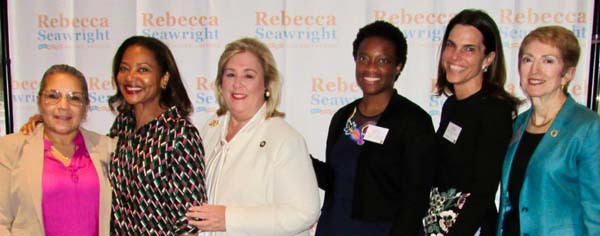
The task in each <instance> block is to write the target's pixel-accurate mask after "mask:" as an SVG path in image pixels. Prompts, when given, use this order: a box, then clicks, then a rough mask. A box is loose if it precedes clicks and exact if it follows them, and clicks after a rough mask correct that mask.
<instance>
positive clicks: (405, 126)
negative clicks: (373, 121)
mask: <svg viewBox="0 0 600 236" xmlns="http://www.w3.org/2000/svg"><path fill="white" fill-rule="evenodd" d="M360 100H361V99H358V100H356V101H354V102H352V103H350V104H348V105H346V106H344V107H342V108H341V109H340V110H338V111H337V112H336V113H335V114H334V115H333V118H332V119H331V124H330V126H329V134H328V135H327V148H326V161H327V162H321V161H319V160H317V159H314V158H313V166H314V168H315V172H316V174H317V181H318V182H319V187H320V188H321V189H323V190H325V202H324V204H323V209H327V207H328V206H329V205H330V204H332V203H331V201H333V199H334V198H333V196H332V195H333V192H331V191H329V190H331V189H333V188H332V185H333V182H334V181H333V178H335V176H333V171H332V170H331V167H330V166H329V165H328V163H329V160H330V159H331V150H332V148H333V146H334V145H335V144H336V142H337V139H338V137H339V134H340V132H342V129H343V128H344V126H345V124H346V120H347V119H348V117H349V116H350V114H351V113H352V111H353V109H354V107H356V106H357V104H358V103H359V102H360ZM377 126H380V127H385V128H388V129H389V131H388V134H387V137H386V139H385V141H384V143H383V144H382V145H381V144H376V143H372V142H366V143H365V144H364V146H363V148H362V150H361V153H360V156H359V158H358V163H357V169H356V178H355V182H354V196H353V202H352V218H354V219H357V220H362V221H369V222H388V223H391V224H392V235H418V234H419V232H421V231H422V229H423V224H422V223H421V222H422V218H423V217H424V215H425V212H426V211H427V208H428V203H429V201H428V199H429V190H430V188H431V185H432V183H433V179H434V173H433V169H434V168H433V167H434V166H435V160H436V156H435V154H436V153H435V149H436V148H435V144H436V141H435V140H436V139H435V131H434V129H433V125H432V123H431V117H430V116H429V114H427V112H425V111H424V110H423V109H421V108H420V107H419V106H418V105H416V104H414V103H413V102H411V101H409V100H408V99H406V98H404V97H402V96H400V95H398V94H397V93H396V92H395V91H394V95H393V96H392V98H391V100H390V102H389V104H388V106H387V107H386V109H385V110H384V112H383V114H382V115H381V117H380V118H379V121H378V123H377Z"/></svg>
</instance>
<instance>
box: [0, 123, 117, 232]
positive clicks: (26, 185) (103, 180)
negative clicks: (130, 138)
mask: <svg viewBox="0 0 600 236" xmlns="http://www.w3.org/2000/svg"><path fill="white" fill-rule="evenodd" d="M80 130H81V133H82V134H83V137H84V139H85V145H86V147H87V149H88V152H89V154H90V157H91V158H92V162H93V163H94V167H96V172H98V175H99V182H100V209H99V211H100V217H99V219H100V222H99V227H100V228H99V232H100V235H109V234H110V206H111V200H112V195H111V191H112V190H111V185H110V182H109V180H108V166H109V160H110V154H111V153H112V152H113V151H114V150H115V143H114V142H113V140H112V139H110V138H109V137H106V136H104V135H100V134H97V133H94V132H91V131H87V130H85V129H83V128H81V129H80ZM43 137H44V129H43V125H39V126H38V127H37V128H36V129H35V131H34V132H33V133H32V134H31V135H22V134H20V133H18V134H11V135H8V136H5V137H2V138H0V236H37V235H44V224H43V218H42V170H43V153H44V139H43Z"/></svg>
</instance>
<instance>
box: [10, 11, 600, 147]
mask: <svg viewBox="0 0 600 236" xmlns="http://www.w3.org/2000/svg"><path fill="white" fill-rule="evenodd" d="M593 4H594V1H593V0H569V1H564V0H528V1H498V0H479V1H466V0H465V1H457V0H419V1H401V0H400V1H384V0H372V1H347V0H330V1H317V0H302V1H292V0H290V1H285V0H265V1H263V0H260V1H259V0H256V1H234V0H219V1H212V0H138V1H122V0H102V1H98V0H77V1H66V0H56V1H39V0H9V1H8V7H9V9H8V10H9V22H8V23H9V35H10V39H9V40H10V41H9V43H10V56H11V58H10V59H11V61H10V62H11V64H10V66H11V72H12V101H13V108H14V111H13V117H14V120H15V127H16V128H18V127H20V126H21V125H22V124H24V123H25V122H26V121H27V119H28V117H29V116H31V115H32V114H35V113H37V107H36V102H35V101H36V93H37V91H38V88H39V81H40V79H41V76H42V74H43V72H44V71H45V70H46V69H47V68H48V67H49V66H50V65H52V64H57V63H67V64H71V65H74V66H76V67H77V68H79V69H80V70H81V71H82V72H83V73H84V74H85V75H86V76H87V79H88V85H89V88H90V95H91V107H90V108H91V112H90V113H89V115H88V117H87V121H86V122H85V124H84V126H85V127H86V128H89V129H92V130H95V131H97V132H100V133H107V131H108V129H109V127H110V125H111V124H112V121H113V119H114V114H112V113H111V112H110V111H109V108H108V103H107V102H108V98H109V96H111V95H113V94H114V93H115V89H116V88H115V86H114V84H113V82H112V78H111V62H112V57H113V55H114V53H115V51H116V49H117V47H118V46H119V44H120V43H121V42H122V41H123V40H124V39H126V38H128V37H130V36H132V35H145V36H152V37H156V38H158V39H161V40H163V41H164V42H165V43H166V44H168V45H169V46H170V48H171V49H172V51H173V53H174V54H175V57H176V59H177V63H178V65H179V69H180V70H181V72H182V75H183V78H184V79H185V84H186V88H187V92H188V93H189V96H190V97H191V99H192V102H193V103H194V106H195V112H194V113H193V116H192V119H193V122H194V124H195V125H196V126H198V127H201V126H203V125H204V122H205V120H206V119H207V117H209V115H210V114H211V113H213V112H214V111H215V110H216V107H217V102H216V101H217V99H216V98H215V95H214V85H213V81H214V79H215V76H216V74H217V71H216V70H217V60H218V57H219V55H220V53H221V52H222V50H223V48H224V46H225V45H226V44H227V42H230V41H232V40H235V39H238V38H240V37H256V38H258V39H260V40H262V41H263V42H265V43H266V44H268V45H269V47H270V48H271V50H272V51H273V54H274V55H275V59H276V60H277V63H278V67H279V69H280V71H281V73H282V75H283V78H284V91H283V102H282V104H281V106H280V109H281V110H282V111H284V112H286V114H287V116H286V120H287V121H288V122H289V123H291V124H292V125H293V126H294V127H295V128H296V129H297V130H299V131H300V133H302V134H303V135H304V137H305V138H306V141H307V143H308V146H309V149H310V151H311V152H312V153H313V154H314V155H316V156H317V157H319V158H324V157H323V155H324V150H325V139H326V135H327V127H328V125H329V121H330V119H331V115H332V114H333V113H334V112H335V111H336V110H337V109H338V108H340V107H341V106H343V105H345V104H347V103H349V102H351V101H352V100H354V99H356V98H358V97H361V95H362V94H361V92H360V89H359V88H358V86H357V85H356V82H355V79H354V61H353V59H352V54H351V52H352V41H353V40H354V38H355V36H356V33H357V31H358V29H359V28H360V27H362V26H364V25H365V24H367V23H370V22H372V21H374V20H385V21H389V22H391V23H393V24H394V25H396V26H398V27H399V28H400V29H401V30H402V31H403V32H404V35H405V36H406V38H407V40H408V61H407V63H406V66H405V69H404V71H403V72H402V74H401V76H400V78H399V79H398V81H397V82H396V85H395V87H396V88H397V89H398V91H399V93H400V94H402V95H404V96H406V97H408V98H409V99H411V100H412V101H414V102H415V103H417V104H419V105H420V106H421V107H422V108H423V109H425V110H426V111H428V112H429V114H430V115H431V116H432V118H433V120H434V124H435V125H436V126H437V123H438V121H439V116H440V112H441V107H442V104H443V102H444V100H445V98H444V97H437V96H434V94H433V87H434V81H435V78H436V68H437V62H438V58H439V55H440V52H439V49H440V41H441V39H442V37H443V33H444V30H445V26H446V24H447V23H448V21H449V20H450V19H451V18H452V16H453V15H455V14H456V13H458V12H460V11H461V10H462V9H464V8H479V9H483V10H485V11H486V12H488V13H489V14H490V15H491V16H492V17H493V18H494V19H495V20H496V23H497V24H498V26H499V28H500V31H501V34H502V40H503V43H504V52H505V54H506V59H507V69H508V75H509V82H508V83H507V84H506V89H507V90H509V91H510V92H512V93H514V94H516V95H518V96H521V97H522V96H523V93H522V91H521V90H520V87H519V83H518V73H517V60H516V59H517V51H518V47H519V44H520V42H521V40H522V39H523V37H524V36H525V35H526V34H527V33H528V32H529V31H531V30H532V29H534V28H536V27H537V26H541V25H562V26H564V27H566V28H569V29H571V30H572V31H573V32H574V33H575V35H577V37H578V38H579V40H580V43H581V47H582V55H581V60H580V63H579V67H578V70H577V78H576V79H575V80H574V81H573V82H572V83H571V86H570V92H571V94H572V95H573V97H574V98H575V99H576V100H577V101H579V102H581V103H585V99H586V95H587V80H588V79H587V78H588V65H589V51H590V41H591V40H590V38H591V25H592V18H593V12H592V11H593Z"/></svg>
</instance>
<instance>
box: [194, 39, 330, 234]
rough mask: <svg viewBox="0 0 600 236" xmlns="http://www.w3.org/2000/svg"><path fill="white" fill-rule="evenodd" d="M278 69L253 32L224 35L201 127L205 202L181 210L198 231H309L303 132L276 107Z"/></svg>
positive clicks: (312, 206) (315, 203) (311, 192)
mask: <svg viewBox="0 0 600 236" xmlns="http://www.w3.org/2000/svg"><path fill="white" fill-rule="evenodd" d="M279 76H280V75H279V72H278V71H277V67H276V65H275V60H274V59H273V55H272V54H271V51H270V50H269V48H268V47H267V46H266V45H264V44H263V43H261V42H260V41H258V40H256V39H251V38H243V39H239V40H236V41H234V42H231V43H229V44H228V45H227V46H226V47H225V51H224V52H223V54H221V57H220V59H219V70H218V75H217V78H216V81H215V84H216V87H217V97H218V98H219V110H218V111H217V115H216V116H215V117H213V118H211V119H209V120H208V122H207V125H206V126H205V127H204V128H203V129H202V137H203V138H204V143H205V144H206V153H207V154H206V166H207V187H208V194H209V195H208V200H209V204H208V205H202V206H196V207H192V208H191V209H190V212H189V213H188V216H189V217H190V218H192V219H193V220H191V221H190V223H191V224H193V225H195V226H197V227H198V228H199V229H200V230H202V231H203V232H207V233H205V234H204V235H211V236H225V235H227V236H257V235H260V236H292V235H298V236H308V235H309V233H308V229H309V228H310V226H311V225H312V224H314V223H315V221H316V220H317V217H318V216H319V193H318V188H317V182H316V179H315V174H314V171H313V169H312V166H311V162H310V158H309V155H308V150H307V147H306V144H305V142H304V138H303V137H302V135H300V134H299V133H298V132H297V131H296V130H294V129H293V128H292V127H291V126H290V125H289V124H288V123H287V122H285V120H284V119H283V118H282V117H283V113H281V112H279V111H277V105H278V104H279V99H280V97H281V79H280V77H279ZM198 219H199V220H198Z"/></svg>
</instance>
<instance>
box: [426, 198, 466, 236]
mask: <svg viewBox="0 0 600 236" xmlns="http://www.w3.org/2000/svg"><path fill="white" fill-rule="evenodd" d="M470 195H471V194H470V193H462V192H458V191H457V190H456V189H454V188H450V189H448V190H447V191H445V192H441V193H440V192H439V190H438V188H433V189H432V190H431V192H430V193H429V199H430V201H429V209H428V210H427V215H426V216H425V218H424V219H423V225H424V227H425V235H428V236H444V235H446V234H447V233H448V231H450V228H451V227H452V225H453V224H454V222H456V219H457V218H458V215H459V212H460V210H461V209H462V208H463V206H464V204H465V202H466V201H467V198H468V197H469V196H470Z"/></svg>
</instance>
